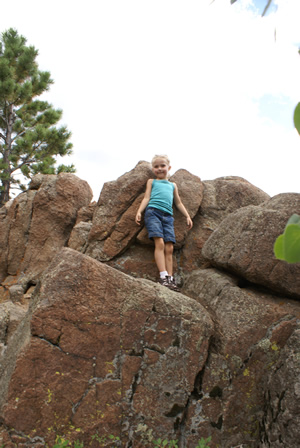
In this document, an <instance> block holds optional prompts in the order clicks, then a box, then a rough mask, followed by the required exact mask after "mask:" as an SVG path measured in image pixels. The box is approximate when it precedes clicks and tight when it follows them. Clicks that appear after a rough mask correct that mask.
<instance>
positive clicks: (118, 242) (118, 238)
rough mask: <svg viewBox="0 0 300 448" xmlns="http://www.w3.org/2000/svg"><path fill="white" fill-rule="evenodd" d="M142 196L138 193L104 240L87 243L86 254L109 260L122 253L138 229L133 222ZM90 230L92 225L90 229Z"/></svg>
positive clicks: (101, 259)
mask: <svg viewBox="0 0 300 448" xmlns="http://www.w3.org/2000/svg"><path fill="white" fill-rule="evenodd" d="M142 196H143V195H140V196H139V197H138V198H137V199H136V200H135V201H134V202H133V204H132V205H131V206H130V207H129V209H128V210H126V211H125V212H124V213H123V215H122V216H121V217H120V218H119V221H118V222H117V223H116V225H115V228H114V229H113V230H112V233H111V234H110V235H109V236H108V237H107V238H106V239H105V240H103V241H97V242H94V243H90V244H89V245H88V248H87V250H86V254H87V255H90V256H91V257H93V258H95V259H96V260H99V261H109V260H111V259H113V258H114V257H116V256H117V255H119V254H122V253H123V252H124V251H125V250H126V249H127V248H128V247H129V245H130V244H131V243H132V242H133V241H134V239H135V237H136V235H137V234H138V233H139V231H140V227H139V226H138V225H137V224H136V223H135V216H136V212H137V209H138V206H139V204H140V202H141V200H142ZM92 231H93V227H92V229H91V232H92ZM91 232H90V233H91ZM89 238H90V237H89Z"/></svg>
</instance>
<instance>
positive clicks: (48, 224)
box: [0, 173, 92, 289]
mask: <svg viewBox="0 0 300 448" xmlns="http://www.w3.org/2000/svg"><path fill="white" fill-rule="evenodd" d="M91 199H92V191H91V189H90V187H89V185H88V184H87V183H86V182H85V181H82V180H80V179H79V178H78V177H76V176H74V175H72V174H66V173H62V174H59V175H58V176H51V175H38V176H35V178H34V180H33V181H32V182H31V184H30V187H29V191H28V192H26V193H22V194H20V195H19V196H18V197H17V198H16V199H15V200H14V201H13V202H12V204H10V206H9V208H8V210H7V212H6V213H5V215H4V216H3V215H2V220H1V221H0V253H1V259H0V273H1V280H2V281H3V279H5V278H7V277H8V276H13V277H15V278H17V277H18V278H19V283H22V284H23V286H24V289H26V288H27V285H28V284H30V282H36V281H37V279H38V278H39V276H40V275H41V273H42V272H43V271H44V270H45V268H46V267H47V266H48V264H49V262H50V261H51V259H52V258H53V256H54V255H55V253H56V252H57V251H58V250H59V249H60V248H61V247H64V246H65V245H66V243H67V241H68V239H69V237H70V234H71V231H72V229H73V227H74V224H75V221H76V217H77V213H78V211H79V210H80V209H81V208H82V207H83V206H87V205H88V204H89V203H90V201H91ZM4 209H5V207H4ZM1 211H2V209H1ZM20 277H23V279H22V282H21V279H20Z"/></svg>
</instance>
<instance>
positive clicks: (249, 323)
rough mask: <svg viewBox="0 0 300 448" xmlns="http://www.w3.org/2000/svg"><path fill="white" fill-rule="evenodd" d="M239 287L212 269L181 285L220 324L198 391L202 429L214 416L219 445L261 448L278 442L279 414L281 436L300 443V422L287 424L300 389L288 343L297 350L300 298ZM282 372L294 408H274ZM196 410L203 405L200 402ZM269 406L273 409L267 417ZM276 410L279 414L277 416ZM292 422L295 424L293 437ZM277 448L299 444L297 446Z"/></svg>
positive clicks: (230, 278)
mask: <svg viewBox="0 0 300 448" xmlns="http://www.w3.org/2000/svg"><path fill="white" fill-rule="evenodd" d="M239 284H240V281H239V280H238V279H237V278H235V277H232V276H229V275H226V274H224V273H220V272H218V271H216V270H214V269H206V270H198V271H194V272H193V273H191V274H190V276H189V277H188V278H187V279H186V284H185V287H184V289H183V292H184V294H186V295H188V296H190V297H193V298H194V299H195V300H197V301H198V302H199V303H201V304H202V305H203V306H205V307H206V309H207V310H209V311H210V314H211V316H213V319H214V321H215V322H216V323H217V326H216V329H215V332H214V347H213V349H212V351H211V354H210V356H209V358H208V361H207V363H206V366H205V370H204V372H203V378H202V383H201V390H200V391H199V393H200V394H201V395H202V397H203V398H202V399H201V400H200V402H201V405H202V406H201V410H199V418H200V417H201V420H202V423H201V424H200V425H199V426H202V427H203V431H204V428H205V429H206V431H207V432H208V431H209V429H208V428H209V427H210V425H211V424H212V415H213V416H214V422H215V423H216V424H217V423H218V422H219V429H220V431H219V432H216V434H215V438H214V443H215V444H219V445H216V446H222V447H223V446H224V447H232V446H236V445H239V444H240V443H241V442H243V444H245V446H250V447H252V446H253V447H257V446H260V445H259V440H260V439H262V440H267V441H268V443H270V444H266V445H264V444H262V445H261V446H266V447H269V446H270V447H273V444H272V443H273V442H274V436H271V434H272V433H273V430H272V424H273V419H274V416H276V425H277V428H278V432H279V428H280V431H281V439H282V440H287V441H288V440H294V441H296V440H298V439H299V436H300V426H299V425H298V426H297V424H294V423H295V422H297V421H298V420H297V418H296V420H295V422H289V418H288V417H287V415H286V413H288V415H289V417H291V413H292V414H293V412H294V410H295V409H298V407H299V406H298V404H297V399H296V396H295V397H294V398H292V393H293V391H294V390H297V388H298V387H299V374H300V370H299V363H298V362H297V360H296V359H295V354H292V353H290V350H289V349H288V347H289V345H290V344H292V345H293V350H295V348H296V345H295V342H294V343H292V342H291V341H293V339H294V338H295V337H296V335H298V333H299V318H300V303H299V302H295V301H293V300H287V299H285V300H282V298H279V297H276V296H274V295H271V294H267V293H264V292H262V291H259V290H257V289H255V288H253V287H252V288H250V287H249V288H247V289H246V288H241V287H240V286H239ZM298 349H299V347H298ZM287 351H288V352H289V356H291V358H292V359H294V362H293V363H290V364H288V363H286V362H283V359H284V358H285V356H286V353H287ZM283 363H284V365H285V367H284V368H283V365H282V364H283ZM279 369H280V370H281V373H280V374H279V371H280V370H279ZM284 374H285V375H286V378H289V385H288V387H287V389H288V390H289V394H288V395H289V399H291V403H293V404H292V405H291V408H290V407H289V405H287V402H285V406H282V408H281V409H280V412H279V411H278V409H277V410H275V408H276V406H278V401H276V400H278V399H279V398H278V397H280V395H281V394H282V393H283V395H284V393H285V392H284V391H283V389H284V387H283V384H282V385H281V389H280V388H279V389H278V388H277V387H274V386H273V379H274V377H276V378H278V377H279V378H280V380H279V381H282V382H284V377H283V375H284ZM270 389H271V390H272V393H273V397H271V392H270ZM194 407H195V409H196V408H197V401H195V403H194ZM198 407H199V406H198ZM265 408H268V412H267V415H268V417H266V413H265ZM279 408H280V406H279ZM288 409H293V410H291V411H287V410H288ZM276 412H277V413H280V414H281V415H280V416H278V417H277V415H276ZM193 418H194V415H193V414H192V413H191V416H190V418H189V419H188V420H187V423H186V424H187V427H189V428H193V425H192V422H193ZM266 418H267V419H269V421H268V423H266V421H265V419H266ZM277 420H278V422H277ZM283 422H285V425H284V424H283ZM289 427H290V428H293V436H292V437H290V435H289V431H290V430H289V429H288V428H289ZM296 428H297V429H296ZM241 434H243V436H242V437H241ZM277 436H278V433H277ZM194 441H195V442H196V439H195V438H194ZM195 445H196V444H195ZM213 446H214V445H213ZM278 446H289V447H293V446H295V447H296V445H293V444H292V443H291V444H285V445H280V444H278Z"/></svg>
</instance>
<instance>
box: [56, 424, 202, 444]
mask: <svg viewBox="0 0 300 448" xmlns="http://www.w3.org/2000/svg"><path fill="white" fill-rule="evenodd" d="M145 426H146V425H145ZM139 432H140V431H139ZM92 440H96V441H97V442H98V443H99V446H106V444H107V443H109V442H120V437H116V436H114V435H109V436H99V435H98V434H95V435H93V436H92ZM210 441H211V437H208V438H207V439H204V438H203V437H202V438H201V440H199V442H198V445H197V446H196V447H195V448H210V447H209V445H208V443H209V442H210ZM143 445H144V446H147V447H150V446H151V447H152V446H153V447H159V448H172V447H173V448H178V441H177V440H168V439H160V438H159V439H157V440H155V439H153V438H152V439H151V441H150V440H149V439H148V440H147V441H146V440H143ZM67 447H73V448H84V445H83V443H82V442H79V441H76V442H74V445H72V442H70V441H69V440H66V439H64V438H63V437H60V436H57V438H56V442H55V445H53V447H52V448H67Z"/></svg>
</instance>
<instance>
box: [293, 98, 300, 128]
mask: <svg viewBox="0 0 300 448" xmlns="http://www.w3.org/2000/svg"><path fill="white" fill-rule="evenodd" d="M294 125H295V128H296V129H297V131H298V134H299V135H300V103H298V104H297V106H296V108H295V110H294Z"/></svg>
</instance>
